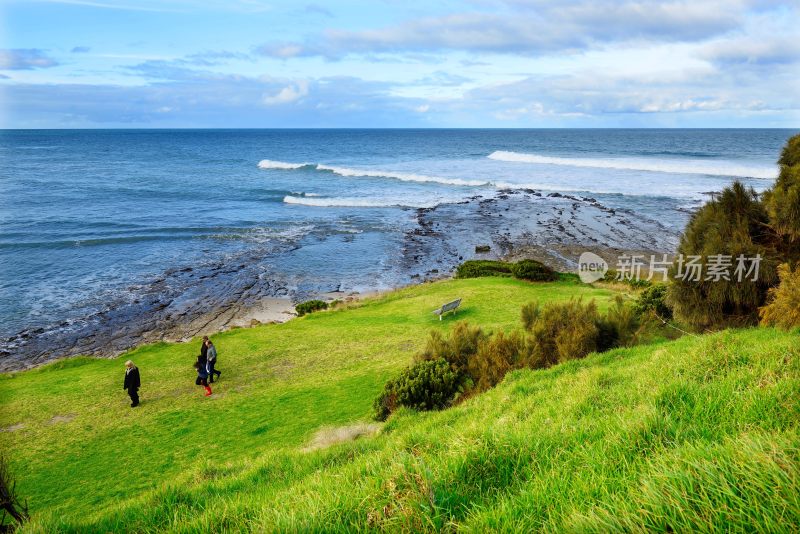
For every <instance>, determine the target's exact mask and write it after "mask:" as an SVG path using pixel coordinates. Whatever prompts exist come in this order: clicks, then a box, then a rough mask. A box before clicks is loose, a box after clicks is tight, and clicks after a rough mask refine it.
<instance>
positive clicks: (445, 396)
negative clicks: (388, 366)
mask: <svg viewBox="0 0 800 534" xmlns="http://www.w3.org/2000/svg"><path fill="white" fill-rule="evenodd" d="M463 383H464V377H463V375H462V374H460V373H459V372H457V371H455V370H453V369H452V368H451V366H450V364H449V363H448V362H447V361H445V360H444V359H442V358H439V359H436V360H425V361H420V362H417V363H415V364H414V365H413V366H411V367H408V368H406V369H405V370H404V371H403V372H402V373H400V376H398V377H397V378H395V379H393V380H390V381H389V382H387V383H386V385H385V386H384V388H383V392H382V393H381V394H380V395H379V396H378V397H377V398H376V399H375V401H374V402H373V409H374V417H375V419H377V420H378V421H385V420H386V418H387V417H389V415H390V414H391V413H392V412H393V411H394V410H395V409H397V408H398V407H399V406H406V407H408V408H412V409H415V410H439V409H442V408H444V407H446V406H447V405H448V404H450V402H451V401H452V400H453V398H454V397H455V396H456V395H457V394H458V393H459V392H460V391H461V390H462V386H463Z"/></svg>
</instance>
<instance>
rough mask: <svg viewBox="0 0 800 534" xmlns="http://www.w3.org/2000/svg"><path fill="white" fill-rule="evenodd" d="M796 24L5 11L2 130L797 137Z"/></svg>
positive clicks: (223, 6) (687, 4) (768, 19)
mask: <svg viewBox="0 0 800 534" xmlns="http://www.w3.org/2000/svg"><path fill="white" fill-rule="evenodd" d="M798 21H800V1H797V0H795V1H791V0H786V1H770V0H724V1H720V0H709V1H705V0H697V1H691V0H680V1H670V0H668V1H664V2H657V1H652V0H563V1H544V0H426V1H422V2H419V1H415V0H370V1H357V0H342V1H336V2H322V1H319V2H315V3H305V2H304V1H303V0H296V1H267V0H227V1H226V0H205V1H200V0H199V1H189V0H161V1H158V0H0V128H329V127H344V128H347V127H367V128H390V127H395V128H408V127H422V128H450V127H454V128H462V127H469V128H481V127H483V128H560V127H580V128H595V127H690V128H694V127H787V128H795V127H797V126H798V125H800V30H798V28H800V24H798Z"/></svg>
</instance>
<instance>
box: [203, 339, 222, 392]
mask: <svg viewBox="0 0 800 534" xmlns="http://www.w3.org/2000/svg"><path fill="white" fill-rule="evenodd" d="M206 359H207V361H208V364H207V367H206V368H207V370H208V381H209V382H211V383H212V384H213V383H214V375H217V378H219V375H221V374H222V372H221V371H217V370H216V369H214V366H215V365H217V347H215V346H214V344H213V343H212V342H211V340H210V339H208V338H206Z"/></svg>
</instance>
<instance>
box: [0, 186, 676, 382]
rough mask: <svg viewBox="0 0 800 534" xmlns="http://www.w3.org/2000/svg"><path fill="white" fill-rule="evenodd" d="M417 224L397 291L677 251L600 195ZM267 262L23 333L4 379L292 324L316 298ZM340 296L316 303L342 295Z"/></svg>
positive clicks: (435, 216) (557, 197)
mask: <svg viewBox="0 0 800 534" xmlns="http://www.w3.org/2000/svg"><path fill="white" fill-rule="evenodd" d="M415 217H416V227H415V228H413V229H412V230H410V231H408V232H406V233H405V235H404V237H403V247H402V251H401V253H400V260H399V263H400V265H399V268H400V271H401V273H402V279H401V280H399V282H398V285H404V284H407V283H414V282H419V281H424V280H433V279H438V278H444V277H447V276H450V274H451V273H452V272H453V270H454V269H455V267H456V266H457V265H458V264H459V263H460V262H462V261H464V260H466V259H471V258H486V259H489V258H504V259H512V260H516V259H520V258H533V259H538V260H539V261H542V262H544V263H546V264H548V265H550V266H551V267H553V268H556V269H559V270H573V269H575V267H576V265H577V264H576V260H577V257H578V256H579V255H580V253H581V252H583V251H586V250H590V251H594V252H599V253H601V255H604V256H605V257H606V259H607V261H609V262H611V263H613V262H614V261H615V259H614V258H615V257H616V256H617V255H619V254H621V253H623V252H627V253H630V252H636V253H642V254H648V253H662V252H671V251H673V250H674V249H675V247H676V245H677V239H678V236H677V235H676V234H675V233H674V232H672V231H671V230H669V229H668V228H666V227H665V226H663V225H661V224H660V223H658V222H657V221H654V220H651V219H646V218H642V217H641V216H639V215H637V214H636V213H633V212H630V211H623V210H615V209H611V208H608V207H606V206H603V205H602V204H600V203H599V202H597V201H596V200H595V199H593V198H587V197H578V196H573V195H565V194H559V193H551V194H549V195H545V194H542V193H539V192H537V191H533V190H503V191H500V192H499V193H498V194H497V195H496V196H494V197H491V198H484V197H473V198H470V199H468V200H466V201H464V202H459V203H453V204H440V205H438V206H436V207H433V208H420V209H417V210H416V213H415ZM295 246H297V245H295ZM264 259H265V256H264V251H262V250H257V249H256V250H252V251H249V252H247V253H244V254H242V255H241V256H239V257H238V258H236V261H235V262H230V261H228V262H225V263H222V262H219V263H216V264H214V263H211V264H209V265H205V266H201V267H185V268H182V269H173V270H170V271H167V272H165V273H164V275H163V276H161V277H159V278H157V279H155V280H153V281H151V282H150V283H149V284H148V285H147V286H146V287H138V288H136V289H137V290H136V292H135V295H136V296H135V298H133V300H130V301H124V302H116V303H109V305H108V308H107V309H105V310H103V311H101V312H98V313H96V314H94V315H92V316H90V317H86V318H84V319H83V320H81V321H76V322H72V323H70V322H64V323H61V324H59V325H53V326H52V327H50V328H38V329H29V330H25V331H23V332H20V333H18V334H16V335H14V336H12V337H10V338H8V339H5V340H3V341H2V343H0V372H10V371H17V370H21V369H26V368H30V367H35V366H38V365H42V364H44V363H48V362H50V361H53V360H56V359H59V358H64V357H69V356H75V355H79V354H82V355H91V356H97V357H113V356H116V355H119V354H120V353H122V352H124V351H126V350H128V349H130V348H132V347H135V346H137V345H140V344H143V343H152V342H157V341H185V340H188V339H191V338H192V337H194V336H197V335H199V334H208V333H214V332H219V331H221V330H225V329H228V328H231V327H237V326H250V325H252V324H259V323H266V322H282V321H285V320H288V319H290V318H291V317H293V316H294V313H293V304H292V302H293V301H296V300H298V299H299V298H300V297H308V296H309V295H298V294H296V293H293V292H292V290H291V289H290V284H289V283H288V282H287V281H286V280H283V279H281V277H280V275H277V274H275V273H274V272H271V271H270V270H269V269H268V268H267V267H266V266H265V264H266V263H267V262H265V261H264ZM336 289H337V288H332V291H334V293H330V292H329V291H320V294H319V295H318V296H326V294H327V296H328V297H329V298H334V297H339V296H340V294H339V293H335V291H336Z"/></svg>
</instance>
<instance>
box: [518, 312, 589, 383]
mask: <svg viewBox="0 0 800 534" xmlns="http://www.w3.org/2000/svg"><path fill="white" fill-rule="evenodd" d="M596 323H597V306H596V305H595V303H594V301H591V302H589V303H588V304H583V302H582V301H581V300H580V299H578V300H574V299H573V300H570V301H569V302H566V303H559V304H550V305H548V306H545V307H544V309H543V310H542V311H541V313H540V314H539V318H538V319H537V320H536V323H535V324H534V326H533V328H532V330H531V333H530V338H529V342H528V347H527V349H528V354H527V362H526V363H527V364H528V366H529V367H533V368H541V367H549V366H550V365H553V364H556V363H560V362H565V361H568V360H572V359H576V358H583V357H584V356H586V355H587V354H589V353H590V352H592V351H594V350H596V348H597V335H598V329H597V324H596Z"/></svg>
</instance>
